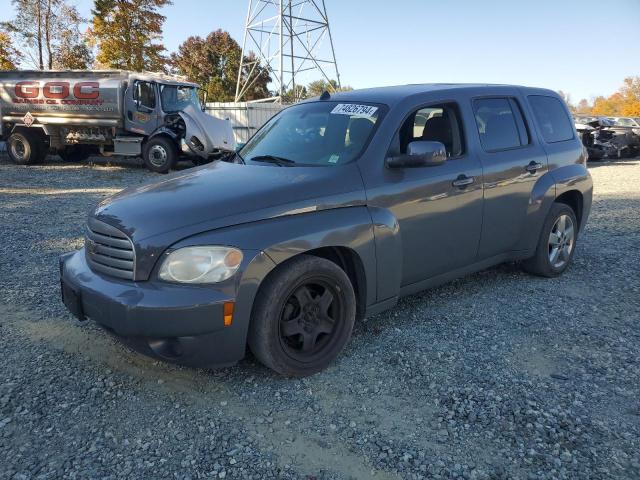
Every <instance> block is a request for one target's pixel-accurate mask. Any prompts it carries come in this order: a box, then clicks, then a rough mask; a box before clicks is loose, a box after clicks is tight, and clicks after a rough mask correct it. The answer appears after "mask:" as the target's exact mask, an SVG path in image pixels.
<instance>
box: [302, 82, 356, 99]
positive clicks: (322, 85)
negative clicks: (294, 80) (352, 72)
mask: <svg viewBox="0 0 640 480" xmlns="http://www.w3.org/2000/svg"><path fill="white" fill-rule="evenodd" d="M351 90H353V88H351V87H349V86H344V87H339V86H338V82H336V81H335V80H330V81H328V82H327V81H326V80H315V81H313V82H311V83H310V84H309V85H307V98H312V97H318V96H320V95H322V94H323V93H324V92H329V93H333V92H348V91H351Z"/></svg>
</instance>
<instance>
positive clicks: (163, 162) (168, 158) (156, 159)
mask: <svg viewBox="0 0 640 480" xmlns="http://www.w3.org/2000/svg"><path fill="white" fill-rule="evenodd" d="M142 157H143V160H144V164H145V165H146V166H147V168H148V169H149V170H151V171H152V172H156V173H167V172H168V171H169V170H171V169H172V168H173V167H174V165H175V164H176V161H177V160H178V150H177V148H176V145H175V143H174V142H173V141H172V140H171V139H169V138H167V137H154V138H151V139H150V140H148V141H147V142H146V143H145V146H144V149H143V152H142Z"/></svg>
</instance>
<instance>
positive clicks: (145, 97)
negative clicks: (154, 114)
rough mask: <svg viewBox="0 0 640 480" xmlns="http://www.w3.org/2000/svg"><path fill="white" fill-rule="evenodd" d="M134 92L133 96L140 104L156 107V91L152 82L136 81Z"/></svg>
mask: <svg viewBox="0 0 640 480" xmlns="http://www.w3.org/2000/svg"><path fill="white" fill-rule="evenodd" d="M134 93H135V97H134V98H135V99H136V100H137V101H138V104H139V105H140V106H142V107H147V108H151V109H155V108H156V93H155V91H154V88H153V84H152V83H150V82H136V86H135V91H134Z"/></svg>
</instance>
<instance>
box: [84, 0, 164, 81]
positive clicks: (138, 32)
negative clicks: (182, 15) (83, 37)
mask: <svg viewBox="0 0 640 480" xmlns="http://www.w3.org/2000/svg"><path fill="white" fill-rule="evenodd" d="M171 3H172V2H171V0H95V2H94V8H93V10H92V12H91V13H92V14H93V19H92V22H91V23H92V24H91V28H90V38H91V41H92V44H94V45H95V46H97V48H98V53H97V55H96V61H97V63H98V64H99V66H101V67H103V68H116V69H123V70H132V71H138V72H141V71H144V70H148V71H160V72H163V71H166V69H167V57H166V56H165V55H164V52H165V50H166V49H165V47H164V45H163V44H162V43H161V42H160V40H161V38H162V26H163V24H164V21H165V17H164V16H163V15H162V14H160V13H159V10H160V9H161V8H162V7H164V6H166V5H170V4H171Z"/></svg>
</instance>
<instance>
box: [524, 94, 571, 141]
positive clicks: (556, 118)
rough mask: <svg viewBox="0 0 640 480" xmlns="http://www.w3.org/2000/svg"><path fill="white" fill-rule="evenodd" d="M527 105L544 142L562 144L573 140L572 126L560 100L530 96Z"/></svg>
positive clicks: (542, 96)
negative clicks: (529, 106)
mask: <svg viewBox="0 0 640 480" xmlns="http://www.w3.org/2000/svg"><path fill="white" fill-rule="evenodd" d="M529 104H530V105H531V109H532V110H533V115H534V116H535V117H536V122H537V124H538V127H539V128H540V131H541V132H542V138H544V141H545V142H547V143H556V142H564V141H566V140H571V139H572V138H573V125H572V124H571V120H570V118H569V114H568V113H567V110H566V109H565V107H564V105H563V104H562V102H561V101H560V100H558V99H557V98H554V97H547V96H544V95H530V96H529Z"/></svg>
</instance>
